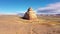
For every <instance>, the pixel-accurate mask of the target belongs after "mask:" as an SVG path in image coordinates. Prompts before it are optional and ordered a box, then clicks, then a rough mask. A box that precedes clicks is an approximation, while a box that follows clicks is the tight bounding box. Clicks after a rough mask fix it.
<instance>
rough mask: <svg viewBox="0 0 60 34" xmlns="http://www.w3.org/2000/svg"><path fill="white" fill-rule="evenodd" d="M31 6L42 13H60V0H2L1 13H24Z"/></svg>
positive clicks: (0, 2) (0, 1) (0, 0)
mask: <svg viewBox="0 0 60 34" xmlns="http://www.w3.org/2000/svg"><path fill="white" fill-rule="evenodd" d="M29 7H32V8H33V10H34V11H36V13H40V14H60V0H0V14H17V13H24V12H26V11H27V9H28V8H29Z"/></svg>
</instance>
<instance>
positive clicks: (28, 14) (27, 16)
mask: <svg viewBox="0 0 60 34" xmlns="http://www.w3.org/2000/svg"><path fill="white" fill-rule="evenodd" d="M23 19H27V20H36V19H37V15H36V14H35V12H34V11H33V10H32V8H31V7H30V8H29V9H28V11H27V12H26V13H25V14H24V16H23Z"/></svg>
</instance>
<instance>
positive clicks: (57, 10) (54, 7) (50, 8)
mask: <svg viewBox="0 0 60 34" xmlns="http://www.w3.org/2000/svg"><path fill="white" fill-rule="evenodd" d="M37 12H38V13H45V14H49V13H50V14H60V2H57V3H53V4H48V5H47V6H46V7H42V8H39V9H38V11H37Z"/></svg>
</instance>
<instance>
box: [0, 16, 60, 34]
mask: <svg viewBox="0 0 60 34" xmlns="http://www.w3.org/2000/svg"><path fill="white" fill-rule="evenodd" d="M0 34H60V26H57V25H56V26H47V25H41V24H38V23H37V24H33V23H25V22H24V23H23V22H22V21H21V20H20V19H19V18H18V17H17V16H0Z"/></svg>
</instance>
